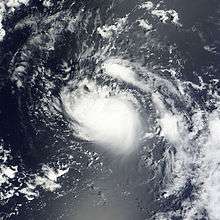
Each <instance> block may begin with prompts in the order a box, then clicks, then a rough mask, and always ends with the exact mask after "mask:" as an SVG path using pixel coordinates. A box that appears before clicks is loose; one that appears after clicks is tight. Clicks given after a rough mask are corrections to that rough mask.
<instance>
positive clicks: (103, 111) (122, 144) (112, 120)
mask: <svg viewBox="0 0 220 220" xmlns="http://www.w3.org/2000/svg"><path fill="white" fill-rule="evenodd" d="M67 110H68V114H69V115H70V116H71V118H72V119H74V121H76V122H77V124H78V126H77V130H78V134H79V136H80V137H82V138H84V139H87V140H89V141H94V142H96V143H98V144H99V145H101V146H104V147H106V148H110V149H111V150H114V151H116V152H119V153H126V152H129V151H131V150H132V149H133V148H134V147H135V146H136V144H137V137H138V130H139V129H140V120H139V116H138V112H137V111H136V110H135V108H134V107H133V105H132V104H131V102H129V101H126V100H122V99H120V98H118V97H107V98H106V97H97V96H92V95H86V96H84V97H82V98H80V99H77V100H76V102H75V103H74V104H73V105H71V106H69V108H68V109H67Z"/></svg>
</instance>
